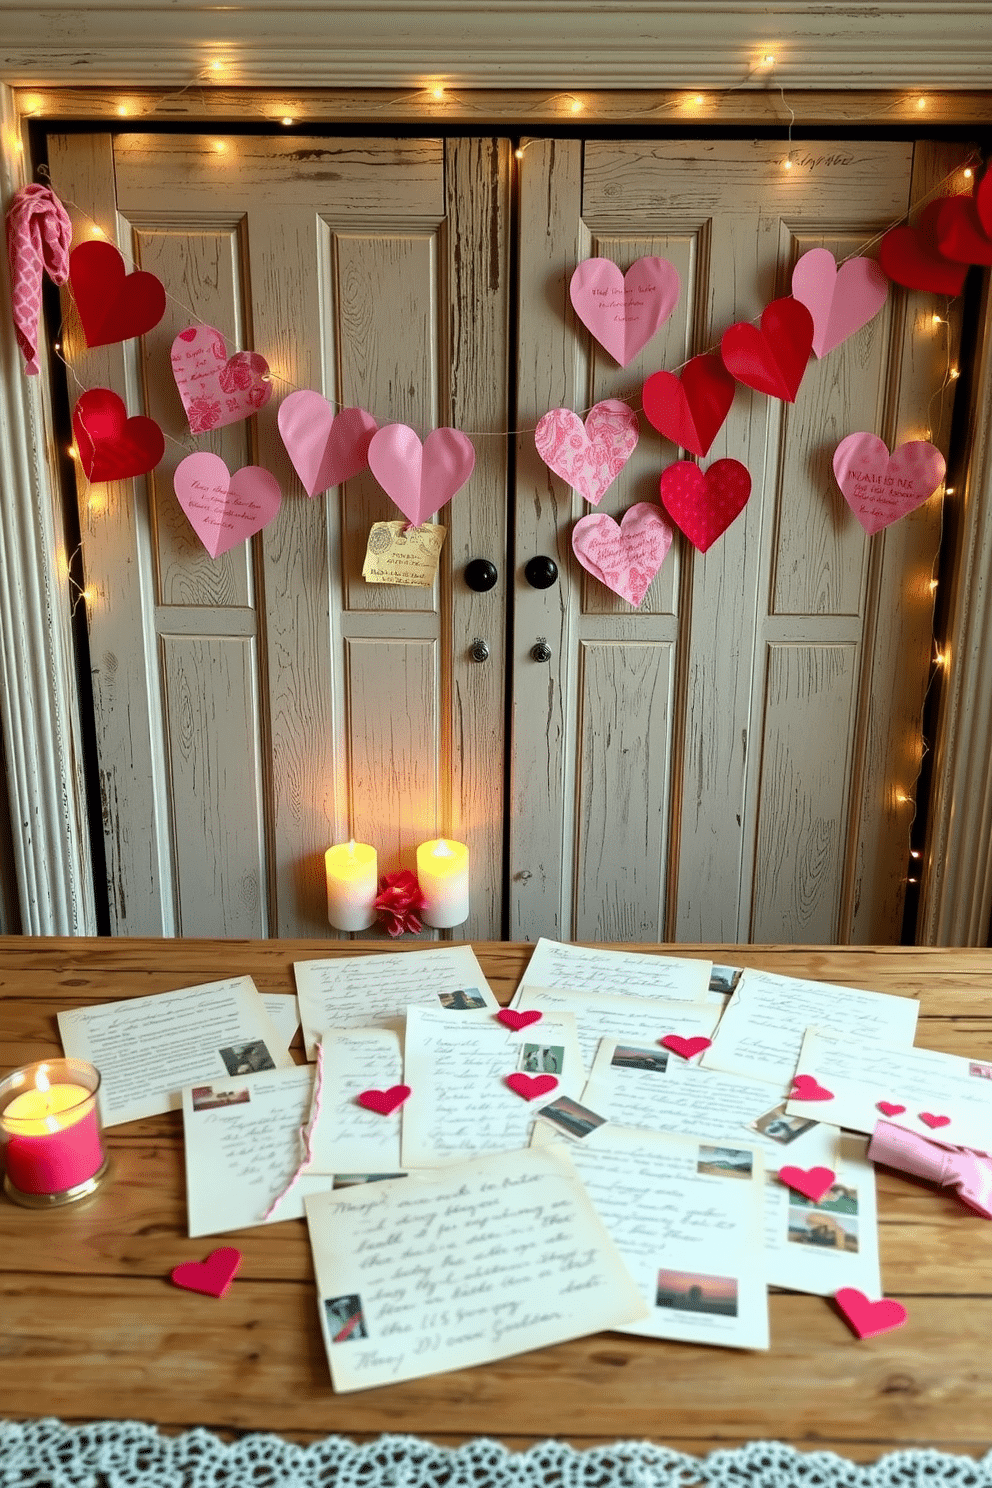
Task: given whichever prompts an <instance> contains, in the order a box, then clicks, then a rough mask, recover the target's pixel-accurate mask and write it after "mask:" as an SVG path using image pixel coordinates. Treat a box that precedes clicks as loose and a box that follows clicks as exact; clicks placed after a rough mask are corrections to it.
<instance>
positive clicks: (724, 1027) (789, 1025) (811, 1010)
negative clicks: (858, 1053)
mask: <svg viewBox="0 0 992 1488" xmlns="http://www.w3.org/2000/svg"><path fill="white" fill-rule="evenodd" d="M918 1012H919V1003H918V1002H916V1000H915V998H912V997H893V996H892V995H891V994H890V993H888V992H865V991H863V990H861V989H860V988H858V987H838V986H834V985H833V984H832V983H830V982H812V981H806V980H804V979H802V978H800V977H785V976H776V975H774V974H773V973H772V972H770V971H752V970H751V969H750V968H749V969H748V970H746V971H745V972H744V973H743V975H742V976H741V978H740V980H739V981H738V983H737V986H736V987H735V988H734V992H733V995H732V996H731V999H730V1001H729V1002H728V1004H727V1007H726V1009H725V1011H724V1014H723V1017H722V1018H721V1019H720V1023H719V1026H718V1028H717V1031H716V1036H715V1038H714V1040H713V1047H712V1048H710V1049H707V1050H706V1053H705V1054H704V1055H703V1059H702V1062H703V1064H704V1065H705V1066H706V1067H707V1068H709V1069H720V1070H729V1071H731V1072H733V1073H736V1074H740V1075H753V1076H755V1077H756V1078H758V1079H762V1080H772V1081H774V1082H775V1083H776V1084H777V1085H779V1086H781V1087H782V1088H783V1089H786V1088H787V1087H788V1086H789V1083H790V1081H791V1079H792V1076H793V1074H794V1072H795V1068H796V1061H797V1060H798V1058H799V1050H800V1048H801V1046H802V1041H803V1034H804V1033H805V1032H806V1029H807V1028H811V1027H814V1026H815V1027H820V1028H830V1029H833V1031H834V1032H835V1033H838V1034H842V1035H845V1036H847V1037H848V1038H850V1039H851V1040H853V1041H854V1042H855V1043H864V1044H870V1043H874V1042H878V1043H887V1044H898V1045H906V1046H907V1047H908V1046H909V1045H910V1044H911V1043H912V1042H913V1035H914V1033H915V1031H916V1017H917V1013H918ZM829 1119H833V1118H832V1117H831V1118H829Z"/></svg>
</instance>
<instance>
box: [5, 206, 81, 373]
mask: <svg viewBox="0 0 992 1488" xmlns="http://www.w3.org/2000/svg"><path fill="white" fill-rule="evenodd" d="M71 242H72V223H71V222H70V220H69V214H68V212H67V211H66V209H65V207H63V205H62V203H61V202H60V201H59V199H58V197H57V196H56V195H55V193H54V191H52V190H51V189H50V188H49V187H48V186H40V185H38V184H37V183H35V184H34V185H31V186H22V187H21V189H20V191H16V192H15V193H14V199H13V201H12V203H11V205H10V207H9V209H8V211H7V257H8V258H9V260H10V298H11V306H12V309H13V312H14V333H15V335H16V336H17V344H18V346H19V347H20V348H21V351H22V352H23V353H24V357H25V361H26V362H27V365H26V367H25V368H24V370H25V372H27V374H28V375H29V376H30V377H34V376H36V375H37V372H38V317H39V315H40V314H41V281H42V273H43V271H46V270H47V272H48V275H49V278H51V279H53V280H54V281H55V283H56V284H64V283H65V282H66V280H67V279H68V277H69V244H70V243H71Z"/></svg>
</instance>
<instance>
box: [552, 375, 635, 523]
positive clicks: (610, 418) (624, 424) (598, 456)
mask: <svg viewBox="0 0 992 1488" xmlns="http://www.w3.org/2000/svg"><path fill="white" fill-rule="evenodd" d="M534 443H535V445H536V446H537V453H538V454H539V455H540V457H541V459H542V460H543V461H544V463H545V465H547V467H548V469H549V470H553V471H554V473H555V475H560V476H561V478H562V480H564V481H567V482H568V484H569V485H570V486H571V488H572V490H573V491H577V492H578V494H579V495H580V496H582V497H584V498H585V500H586V501H588V502H589V503H590V504H591V505H592V506H598V505H599V503H600V501H601V500H602V497H603V494H604V492H606V491H607V490H608V489H609V488H610V486H611V485H612V484H613V482H614V481H615V480H616V478H617V476H618V475H619V474H620V472H621V470H622V469H623V467H624V466H625V465H626V463H627V461H628V460H629V459H630V457H631V455H632V454H633V453H634V450H635V449H636V448H637V414H636V413H635V412H634V411H633V409H632V408H629V407H628V406H627V404H626V403H622V402H621V401H620V399H619V398H606V399H604V401H603V402H602V403H597V404H596V406H595V408H591V409H590V410H589V412H588V414H587V415H586V421H585V423H584V424H583V422H582V420H581V419H580V418H579V416H578V414H577V413H572V411H571V409H568V408H553V409H552V410H551V411H550V413H546V414H545V415H544V417H543V418H542V419H539V420H538V425H537V428H536V429H535V430H534Z"/></svg>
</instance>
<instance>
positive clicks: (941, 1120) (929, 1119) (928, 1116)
mask: <svg viewBox="0 0 992 1488" xmlns="http://www.w3.org/2000/svg"><path fill="white" fill-rule="evenodd" d="M920 1120H921V1121H922V1122H923V1125H924V1126H929V1127H930V1128H931V1130H933V1131H936V1129H937V1127H938V1126H950V1124H951V1118H950V1116H935V1115H934V1113H933V1112H932V1111H921V1112H920Z"/></svg>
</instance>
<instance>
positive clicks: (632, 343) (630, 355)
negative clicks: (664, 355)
mask: <svg viewBox="0 0 992 1488" xmlns="http://www.w3.org/2000/svg"><path fill="white" fill-rule="evenodd" d="M681 288H682V285H681V281H680V280H679V272H678V269H677V268H676V267H675V265H674V264H671V263H669V262H668V259H667V258H639V259H637V261H636V262H635V263H632V264H631V266H630V268H629V269H628V270H627V272H626V274H623V273H621V271H620V269H618V268H617V266H616V264H615V263H613V262H612V260H610V259H608V258H587V259H586V260H585V262H584V263H580V264H579V266H578V268H577V269H576V270H575V273H574V274H573V275H572V278H571V280H570V282H569V286H568V293H569V297H570V298H571V301H572V306H573V308H574V310H575V313H576V315H577V316H578V317H579V319H580V320H581V322H582V324H583V325H584V326H585V327H586V329H587V330H588V331H591V332H592V334H593V335H594V336H595V338H596V340H597V341H598V342H599V344H600V346H603V347H605V348H606V350H607V351H608V352H609V353H610V356H611V357H613V359H614V361H617V362H619V363H620V365H621V367H626V365H627V363H628V362H631V361H633V359H634V357H635V356H636V355H637V353H638V352H639V351H642V350H643V348H644V347H645V346H646V345H647V344H648V342H649V341H650V340H651V337H652V336H653V335H655V333H656V332H657V331H659V330H660V329H661V327H662V326H663V325H664V324H665V321H666V320H667V319H668V317H669V316H670V315H671V313H672V311H673V310H674V309H675V306H676V305H677V304H678V299H679V293H680V291H681Z"/></svg>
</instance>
